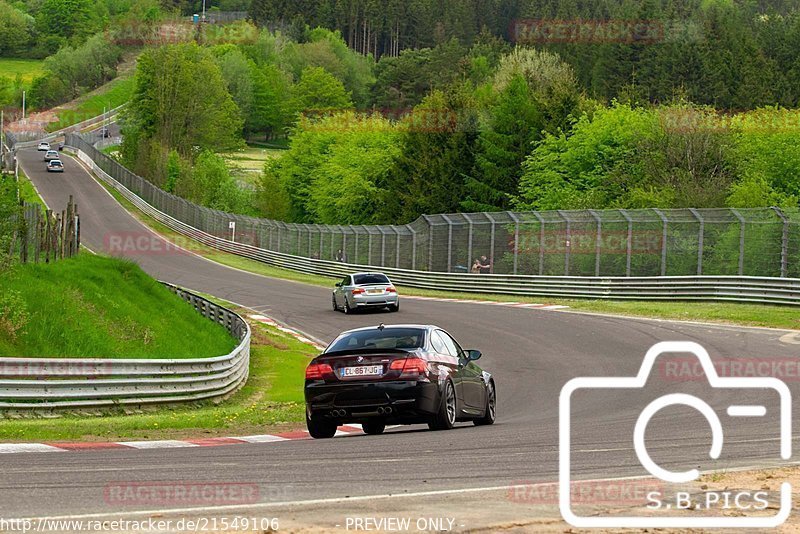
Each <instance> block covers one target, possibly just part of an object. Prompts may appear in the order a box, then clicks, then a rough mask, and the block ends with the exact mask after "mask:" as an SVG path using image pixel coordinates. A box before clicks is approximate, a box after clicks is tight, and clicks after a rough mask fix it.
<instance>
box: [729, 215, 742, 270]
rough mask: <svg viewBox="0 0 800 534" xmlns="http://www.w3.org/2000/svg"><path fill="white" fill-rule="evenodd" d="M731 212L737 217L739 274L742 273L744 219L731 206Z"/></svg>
mask: <svg viewBox="0 0 800 534" xmlns="http://www.w3.org/2000/svg"><path fill="white" fill-rule="evenodd" d="M731 213H733V214H734V215H736V218H737V219H739V276H742V275H744V231H745V228H744V225H745V220H744V217H742V214H741V213H739V211H738V210H736V209H734V208H731Z"/></svg>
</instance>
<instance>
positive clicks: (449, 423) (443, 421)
mask: <svg viewBox="0 0 800 534" xmlns="http://www.w3.org/2000/svg"><path fill="white" fill-rule="evenodd" d="M455 424H456V389H455V388H454V387H453V383H452V382H451V381H450V380H448V381H447V383H446V384H445V385H444V392H443V393H442V402H441V404H440V405H439V411H438V413H437V414H436V415H434V416H433V419H431V421H430V422H429V423H428V428H430V429H431V430H450V429H451V428H453V426H454V425H455Z"/></svg>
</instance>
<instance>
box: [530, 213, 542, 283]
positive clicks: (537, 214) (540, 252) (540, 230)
mask: <svg viewBox="0 0 800 534" xmlns="http://www.w3.org/2000/svg"><path fill="white" fill-rule="evenodd" d="M532 213H533V216H534V217H536V220H537V221H539V276H542V275H543V274H544V224H545V223H544V217H542V216H541V215H540V214H539V212H538V211H534V212H532Z"/></svg>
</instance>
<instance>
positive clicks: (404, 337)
mask: <svg viewBox="0 0 800 534" xmlns="http://www.w3.org/2000/svg"><path fill="white" fill-rule="evenodd" d="M424 345H425V330H423V329H421V328H384V329H383V330H378V329H377V328H376V329H375V330H361V331H358V332H351V333H349V334H344V335H342V336H341V337H339V338H338V339H336V340H335V341H334V342H333V343H331V346H330V347H328V350H326V351H325V352H335V351H339V350H355V349H417V348H420V347H423V346H424Z"/></svg>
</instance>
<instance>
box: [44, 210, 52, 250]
mask: <svg viewBox="0 0 800 534" xmlns="http://www.w3.org/2000/svg"><path fill="white" fill-rule="evenodd" d="M52 216H53V211H52V210H49V209H48V210H46V211H45V212H44V217H45V221H44V262H45V263H50V245H51V244H52V237H51V232H52V231H53V229H52V223H51V221H50V219H51V218H52Z"/></svg>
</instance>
